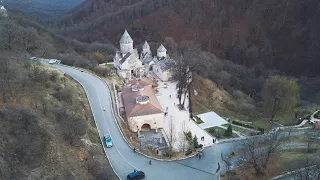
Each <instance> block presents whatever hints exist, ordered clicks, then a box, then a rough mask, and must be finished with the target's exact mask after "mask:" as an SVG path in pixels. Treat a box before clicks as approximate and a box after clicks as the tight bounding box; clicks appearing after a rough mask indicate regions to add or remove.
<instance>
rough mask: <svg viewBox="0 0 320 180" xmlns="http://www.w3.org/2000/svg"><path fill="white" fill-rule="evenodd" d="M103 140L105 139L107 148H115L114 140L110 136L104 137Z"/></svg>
mask: <svg viewBox="0 0 320 180" xmlns="http://www.w3.org/2000/svg"><path fill="white" fill-rule="evenodd" d="M103 139H104V142H105V144H106V147H107V148H110V147H112V146H113V143H112V139H111V136H110V135H109V134H106V135H104V136H103Z"/></svg>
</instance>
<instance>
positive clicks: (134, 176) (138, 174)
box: [127, 170, 145, 180]
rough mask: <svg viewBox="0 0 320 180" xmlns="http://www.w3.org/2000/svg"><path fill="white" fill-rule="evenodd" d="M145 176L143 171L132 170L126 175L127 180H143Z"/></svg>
mask: <svg viewBox="0 0 320 180" xmlns="http://www.w3.org/2000/svg"><path fill="white" fill-rule="evenodd" d="M144 177H145V174H144V172H143V171H137V170H134V171H133V172H132V173H130V174H128V176H127V180H139V179H143V178H144Z"/></svg>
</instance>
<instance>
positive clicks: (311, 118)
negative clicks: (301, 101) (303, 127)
mask: <svg viewBox="0 0 320 180" xmlns="http://www.w3.org/2000/svg"><path fill="white" fill-rule="evenodd" d="M318 114H320V111H316V112H314V113H313V114H312V115H311V117H310V121H309V123H312V124H314V123H315V122H316V121H320V118H319V117H318V116H319V115H318Z"/></svg>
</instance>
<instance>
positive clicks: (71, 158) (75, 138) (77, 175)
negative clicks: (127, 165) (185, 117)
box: [0, 54, 117, 180]
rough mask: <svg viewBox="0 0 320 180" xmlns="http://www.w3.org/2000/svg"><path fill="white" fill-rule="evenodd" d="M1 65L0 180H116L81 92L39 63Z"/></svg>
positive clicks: (6, 60) (9, 59) (5, 59)
mask: <svg viewBox="0 0 320 180" xmlns="http://www.w3.org/2000/svg"><path fill="white" fill-rule="evenodd" d="M0 62H1V65H0V71H1V73H0V82H1V87H0V92H1V98H0V126H1V127H2V128H1V130H0V136H1V140H2V141H1V144H0V152H1V156H0V164H1V166H0V177H2V178H3V179H83V180H88V179H92V180H93V179H117V177H116V176H115V174H114V172H113V171H112V168H111V166H110V164H108V162H107V160H106V157H105V154H104V152H103V150H102V148H101V143H100V139H99V134H98V132H97V129H96V127H95V123H94V120H93V117H92V114H91V110H90V107H89V103H88V101H87V99H86V95H85V92H84V90H83V88H82V87H81V86H80V85H79V84H78V83H76V82H75V81H74V80H73V79H72V78H70V77H68V76H66V75H64V73H63V72H61V71H57V70H55V69H51V68H48V67H47V66H45V65H42V64H41V63H30V62H25V61H21V59H20V58H19V57H16V56H15V55H10V54H5V55H1V56H0ZM4 69H6V71H3V70H4ZM16 72H18V73H16ZM6 80H8V81H6ZM10 82H11V83H10ZM2 178H1V179H2Z"/></svg>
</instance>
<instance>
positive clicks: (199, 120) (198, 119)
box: [193, 116, 204, 124]
mask: <svg viewBox="0 0 320 180" xmlns="http://www.w3.org/2000/svg"><path fill="white" fill-rule="evenodd" d="M193 118H194V119H195V121H196V123H197V124H202V123H204V122H203V121H202V120H201V118H199V117H198V116H194V117H193Z"/></svg>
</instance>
